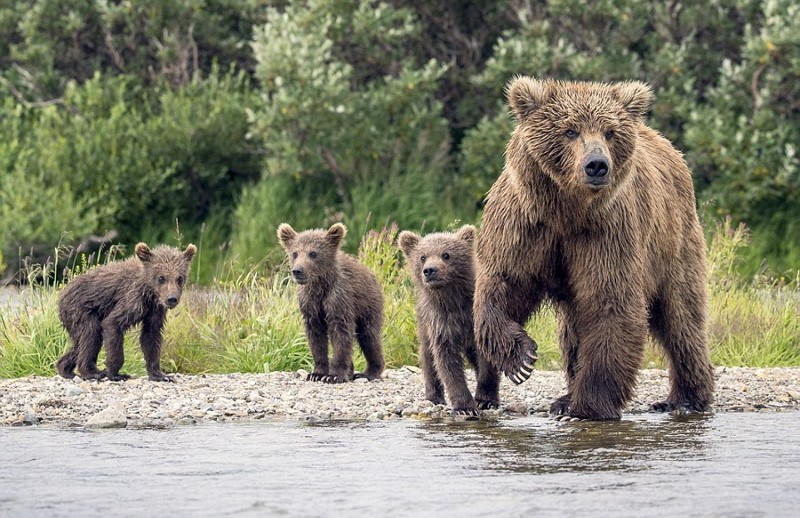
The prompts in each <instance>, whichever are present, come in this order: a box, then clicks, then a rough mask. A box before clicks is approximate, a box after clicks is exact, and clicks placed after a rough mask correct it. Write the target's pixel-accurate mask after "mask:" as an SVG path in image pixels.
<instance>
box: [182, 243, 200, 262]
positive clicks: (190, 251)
mask: <svg viewBox="0 0 800 518" xmlns="http://www.w3.org/2000/svg"><path fill="white" fill-rule="evenodd" d="M196 253H197V247H196V246H194V245H193V244H191V243H189V244H188V245H186V250H184V251H183V258H184V259H186V262H187V263H190V262H192V257H194V254H196Z"/></svg>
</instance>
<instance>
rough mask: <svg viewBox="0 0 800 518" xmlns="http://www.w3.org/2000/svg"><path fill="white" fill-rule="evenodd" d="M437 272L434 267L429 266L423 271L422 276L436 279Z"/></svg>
mask: <svg viewBox="0 0 800 518" xmlns="http://www.w3.org/2000/svg"><path fill="white" fill-rule="evenodd" d="M436 271H437V270H436V268H434V267H433V266H429V267H427V268H423V269H422V275H424V276H425V278H426V279H430V278H431V277H434V276H435V275H436Z"/></svg>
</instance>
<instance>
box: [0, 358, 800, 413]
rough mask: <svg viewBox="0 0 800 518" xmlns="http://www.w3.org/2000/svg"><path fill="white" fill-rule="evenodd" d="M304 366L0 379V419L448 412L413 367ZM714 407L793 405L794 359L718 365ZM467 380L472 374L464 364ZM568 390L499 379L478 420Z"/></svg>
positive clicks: (638, 396) (660, 383) (653, 375)
mask: <svg viewBox="0 0 800 518" xmlns="http://www.w3.org/2000/svg"><path fill="white" fill-rule="evenodd" d="M307 375H308V372H307V371H306V370H304V369H300V370H298V371H295V372H270V373H262V374H238V373H237V374H220V375H210V374H209V375H198V376H190V375H177V376H176V378H177V381H176V383H174V384H172V383H170V384H161V383H158V382H151V381H149V380H147V379H146V378H137V379H132V380H129V381H127V382H124V383H121V382H120V383H117V382H115V383H109V382H107V381H101V382H97V381H84V380H79V379H77V378H76V380H66V379H63V378H60V377H58V376H51V377H41V376H30V377H27V378H16V379H0V425H6V426H25V425H36V424H42V425H57V426H64V427H67V426H84V427H86V428H107V427H132V428H169V427H172V426H181V425H186V424H195V423H198V422H202V421H226V422H228V421H241V420H255V419H265V418H266V419H269V418H277V419H291V420H299V421H309V420H310V421H329V420H344V419H347V420H361V421H383V420H387V419H439V418H449V416H450V413H451V410H452V409H451V408H450V406H449V405H434V404H433V403H431V402H430V401H427V400H425V398H424V397H425V385H424V380H423V378H422V376H421V371H420V369H419V368H418V367H416V366H405V367H402V368H399V369H388V370H387V371H386V372H385V374H384V377H383V378H382V379H380V380H374V381H367V380H359V382H355V383H345V384H338V385H329V384H325V383H317V382H309V381H306V376H307ZM716 378H717V387H716V401H715V405H714V410H715V411H717V412H755V411H758V412H786V411H797V410H798V409H800V368H774V369H754V368H739V367H722V368H718V369H717V370H716ZM467 379H468V381H469V386H470V388H471V389H474V387H475V377H474V373H473V372H472V371H471V370H468V371H467ZM565 391H566V387H565V383H564V375H563V373H562V372H560V371H535V372H534V374H533V376H532V377H531V378H530V379H529V380H528V381H526V382H525V383H523V384H521V385H514V384H513V383H511V382H510V381H509V380H507V379H505V378H504V379H503V380H502V382H501V385H500V399H501V403H502V405H501V408H500V409H499V410H487V411H484V412H483V416H484V418H486V419H500V418H503V419H513V418H515V417H518V416H524V415H529V414H531V415H546V413H547V411H548V409H549V407H550V402H551V401H552V400H553V399H555V398H556V397H558V396H560V395H562V394H563V393H564V392H565ZM668 392H669V377H668V374H667V372H666V371H665V370H659V369H644V370H642V371H641V372H640V376H639V383H638V385H637V388H636V391H635V394H634V397H633V398H632V400H631V402H630V404H629V405H628V407H627V408H626V412H628V413H630V412H644V411H647V408H648V406H649V405H650V403H652V402H654V401H659V400H662V399H663V398H664V397H665V396H666V395H667V393H668Z"/></svg>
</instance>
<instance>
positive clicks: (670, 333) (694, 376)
mask: <svg viewBox="0 0 800 518" xmlns="http://www.w3.org/2000/svg"><path fill="white" fill-rule="evenodd" d="M699 289H700V290H702V288H699ZM678 293H680V295H678ZM672 294H673V297H672V298H663V299H661V300H660V301H657V302H656V303H655V304H654V305H653V308H652V310H651V319H650V325H651V329H652V332H653V335H654V336H655V337H656V338H657V339H658V340H659V341H660V342H661V344H662V346H663V347H664V350H665V351H666V353H667V357H668V359H669V362H670V369H669V377H670V385H671V387H670V393H669V396H667V399H666V401H660V402H657V403H654V404H653V405H651V407H650V409H651V410H652V411H656V412H706V411H708V410H709V408H710V407H711V403H712V401H713V399H714V366H713V365H712V363H711V358H710V354H709V350H708V345H707V338H706V328H705V310H704V309H698V308H705V296H704V294H703V293H700V292H699V290H692V289H691V288H689V287H684V288H682V289H681V290H674V291H673V293H672Z"/></svg>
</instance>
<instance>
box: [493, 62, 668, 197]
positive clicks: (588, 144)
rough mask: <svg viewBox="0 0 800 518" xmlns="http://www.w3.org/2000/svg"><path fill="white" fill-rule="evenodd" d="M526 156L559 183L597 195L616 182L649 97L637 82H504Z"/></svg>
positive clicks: (623, 173)
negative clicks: (506, 85)
mask: <svg viewBox="0 0 800 518" xmlns="http://www.w3.org/2000/svg"><path fill="white" fill-rule="evenodd" d="M507 93H508V104H509V106H511V109H512V111H513V112H514V115H515V117H516V119H517V127H516V129H515V130H514V136H515V137H516V138H519V139H521V143H522V146H524V149H525V151H526V153H527V155H528V156H527V157H526V159H527V160H533V161H535V162H536V163H538V164H539V166H540V167H541V168H542V169H543V171H544V172H545V173H546V174H548V175H549V176H550V177H552V179H553V180H554V181H555V182H556V183H557V184H558V185H560V186H561V187H562V188H566V189H570V190H572V191H575V192H583V193H586V194H589V195H591V194H596V193H599V192H601V191H603V190H607V189H609V188H611V189H613V188H614V187H616V186H619V185H620V184H621V183H622V182H623V181H624V180H625V178H626V177H627V176H628V173H629V169H630V168H629V167H627V165H628V161H629V160H630V158H631V156H632V155H633V153H634V150H635V148H636V145H637V140H638V135H639V131H640V129H641V126H642V124H644V116H645V114H646V113H647V111H648V110H649V109H650V106H651V104H652V102H653V92H652V90H651V89H650V87H649V86H648V85H646V84H644V83H640V82H635V81H631V82H625V83H615V84H603V83H580V82H560V81H554V80H549V79H545V80H538V79H533V78H531V77H517V78H515V79H513V80H512V81H511V82H510V83H509V84H508V87H507Z"/></svg>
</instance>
